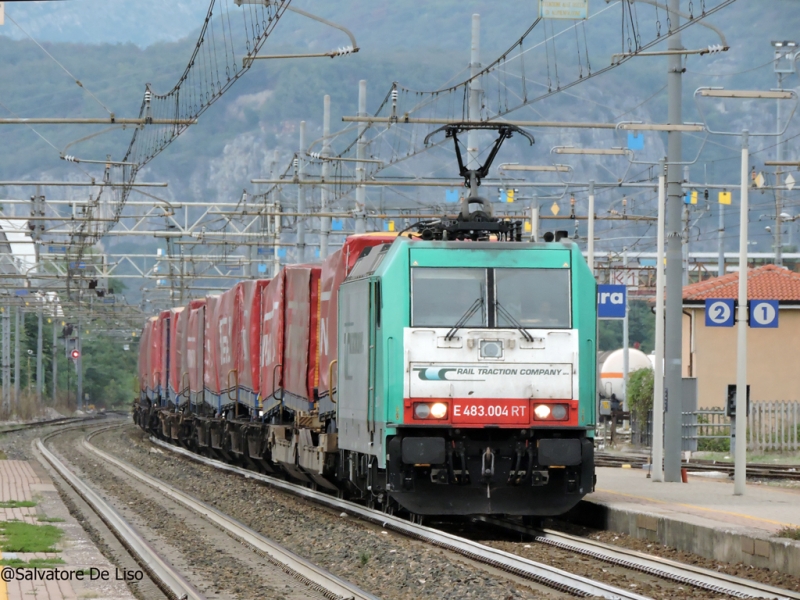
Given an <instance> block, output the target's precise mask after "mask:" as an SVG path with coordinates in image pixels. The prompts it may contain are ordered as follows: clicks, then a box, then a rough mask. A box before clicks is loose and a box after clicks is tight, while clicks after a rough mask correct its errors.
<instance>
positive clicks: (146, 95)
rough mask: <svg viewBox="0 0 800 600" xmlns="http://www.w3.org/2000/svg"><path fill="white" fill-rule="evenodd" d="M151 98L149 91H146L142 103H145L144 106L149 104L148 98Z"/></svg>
mask: <svg viewBox="0 0 800 600" xmlns="http://www.w3.org/2000/svg"><path fill="white" fill-rule="evenodd" d="M151 97H152V94H151V93H150V90H147V91H146V92H145V93H144V101H145V103H146V104H150V98H151Z"/></svg>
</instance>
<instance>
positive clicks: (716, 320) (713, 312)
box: [706, 299, 733, 327]
mask: <svg viewBox="0 0 800 600" xmlns="http://www.w3.org/2000/svg"><path fill="white" fill-rule="evenodd" d="M706 327H733V300H726V299H709V300H706Z"/></svg>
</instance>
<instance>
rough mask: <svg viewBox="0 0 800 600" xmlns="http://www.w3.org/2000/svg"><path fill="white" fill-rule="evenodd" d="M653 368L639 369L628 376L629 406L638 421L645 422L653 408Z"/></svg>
mask: <svg viewBox="0 0 800 600" xmlns="http://www.w3.org/2000/svg"><path fill="white" fill-rule="evenodd" d="M654 380H655V378H654V375H653V369H638V370H636V371H634V372H633V373H631V374H630V375H629V376H628V390H627V393H628V407H629V409H630V411H631V413H633V414H634V418H635V419H636V421H637V422H640V423H642V422H644V419H645V418H646V417H647V411H649V410H651V409H652V408H653V388H654Z"/></svg>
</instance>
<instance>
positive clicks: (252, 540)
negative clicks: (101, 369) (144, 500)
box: [83, 426, 378, 600]
mask: <svg viewBox="0 0 800 600" xmlns="http://www.w3.org/2000/svg"><path fill="white" fill-rule="evenodd" d="M113 427H118V426H112V427H104V428H99V429H97V430H95V431H93V432H92V433H90V434H89V435H87V436H86V438H85V439H84V440H83V446H84V447H85V448H86V449H87V450H89V452H91V453H93V454H94V455H95V456H97V457H99V458H100V459H102V460H104V461H106V462H107V463H110V464H112V465H114V466H115V467H117V468H118V469H120V470H121V471H124V472H125V473H127V474H128V475H131V476H132V477H134V478H136V479H138V480H139V481H141V482H142V483H144V484H146V485H149V486H150V487H152V488H154V489H156V490H158V491H159V492H160V493H161V494H163V495H165V496H168V497H169V498H171V499H172V500H174V501H175V502H178V503H179V504H182V505H183V506H186V507H187V508H189V509H190V510H193V511H195V512H197V513H199V514H200V515H202V516H203V517H205V518H206V519H207V520H209V521H211V522H212V523H214V524H215V525H216V526H218V527H219V528H220V529H222V530H224V531H226V532H227V533H229V534H230V535H232V536H233V537H234V538H236V539H239V540H241V541H242V542H244V543H245V544H247V545H249V546H251V547H253V548H255V549H256V550H257V551H259V552H261V553H263V554H265V555H266V556H267V557H269V559H270V560H272V561H274V562H275V563H276V564H278V565H280V566H281V567H282V568H287V569H289V570H291V571H293V572H294V573H296V575H297V578H298V579H299V580H301V581H303V582H304V583H306V584H307V585H309V587H312V588H314V589H317V590H319V591H320V592H323V593H325V594H326V595H327V596H329V597H332V598H348V599H352V600H378V598H377V597H375V596H373V595H372V594H370V593H368V592H365V591H364V590H362V589H360V588H358V587H357V586H355V585H353V584H352V583H350V582H348V581H345V580H344V579H341V578H339V577H337V576H336V575H333V574H332V573H330V572H328V571H326V570H325V569H323V568H321V567H318V566H317V565H315V564H314V563H312V562H310V561H308V560H306V559H304V558H302V557H301V556H298V555H297V554H295V553H294V552H292V551H291V550H288V549H287V548H284V547H283V546H281V545H279V544H277V543H275V542H273V541H272V540H270V539H268V538H266V537H264V536H262V535H260V534H258V533H257V532H255V531H253V530H252V529H250V528H249V527H247V526H245V525H243V524H242V523H240V522H239V521H237V520H235V519H233V518H231V517H229V516H227V515H226V514H224V513H222V512H220V511H218V510H217V509H216V508H213V507H212V506H210V505H208V504H206V503H205V502H202V501H200V500H198V499H197V498H194V497H193V496H190V495H189V494H186V493H185V492H182V491H181V490H179V489H177V488H175V487H173V486H171V485H169V484H167V483H165V482H163V481H161V480H159V479H156V478H154V477H151V476H150V475H147V474H146V473H144V472H143V471H140V470H139V469H137V468H136V467H133V466H131V465H129V464H128V463H126V462H124V461H122V460H119V459H117V458H114V457H113V456H111V455H110V454H108V453H106V452H103V451H102V450H100V449H99V448H97V447H96V446H94V445H93V444H91V442H90V440H91V438H92V437H94V436H95V435H98V434H100V433H102V432H104V431H107V430H108V429H112V428H113Z"/></svg>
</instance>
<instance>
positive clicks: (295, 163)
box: [292, 158, 300, 169]
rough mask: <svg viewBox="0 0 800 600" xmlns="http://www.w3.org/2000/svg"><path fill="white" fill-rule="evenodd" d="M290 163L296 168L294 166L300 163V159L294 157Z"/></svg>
mask: <svg viewBox="0 0 800 600" xmlns="http://www.w3.org/2000/svg"><path fill="white" fill-rule="evenodd" d="M292 165H293V166H294V168H295V169H296V168H297V167H298V166H299V165H300V161H299V160H298V159H296V158H295V159H294V160H293V161H292Z"/></svg>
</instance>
